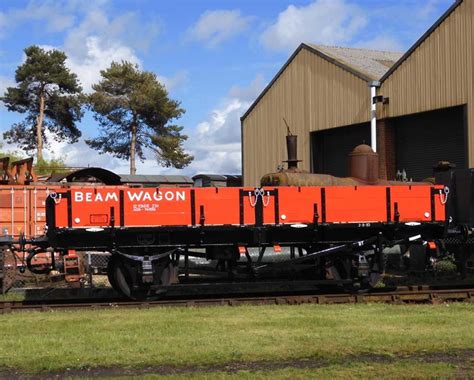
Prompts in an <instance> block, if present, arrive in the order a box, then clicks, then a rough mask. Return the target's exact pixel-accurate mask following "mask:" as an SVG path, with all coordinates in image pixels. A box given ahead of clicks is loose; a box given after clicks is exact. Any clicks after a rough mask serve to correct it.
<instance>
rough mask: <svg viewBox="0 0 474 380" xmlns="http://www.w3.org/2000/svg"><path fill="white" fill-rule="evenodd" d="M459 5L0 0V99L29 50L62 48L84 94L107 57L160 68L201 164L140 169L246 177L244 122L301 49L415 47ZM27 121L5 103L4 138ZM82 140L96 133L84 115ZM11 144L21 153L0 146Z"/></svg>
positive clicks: (118, 166) (114, 162)
mask: <svg viewBox="0 0 474 380" xmlns="http://www.w3.org/2000/svg"><path fill="white" fill-rule="evenodd" d="M452 3H453V0H398V1H397V0H393V1H390V0H384V1H380V0H359V1H355V0H295V1H283V0H260V1H258V0H253V1H251V0H241V1H233V0H221V1H215V0H202V1H198V0H174V1H165V0H160V1H157V0H115V1H112V0H109V1H108V0H95V1H93V0H50V1H48V0H45V1H27V0H25V1H21V0H2V1H1V2H0V92H1V93H2V94H3V92H4V91H5V88H6V87H8V86H13V85H14V74H15V69H16V68H17V66H18V65H19V64H21V62H22V59H23V49H24V48H25V47H27V46H29V45H33V44H36V45H40V46H44V47H46V48H57V49H61V50H63V51H65V52H66V54H67V55H68V57H69V59H68V66H69V67H70V68H71V70H73V71H74V72H75V73H76V74H77V75H78V77H79V79H80V80H81V83H82V85H83V87H84V89H85V90H86V91H90V88H91V85H92V84H93V83H95V82H97V81H98V80H99V78H100V74H99V72H100V70H101V69H104V68H106V67H108V66H109V65H110V62H112V61H114V60H115V61H119V60H122V59H124V60H128V61H132V62H135V63H137V64H138V65H139V66H140V67H141V68H142V69H144V70H149V71H153V72H155V73H156V74H157V75H158V76H159V78H160V80H161V81H162V82H163V83H164V84H165V85H166V87H167V89H168V90H169V93H170V95H171V97H173V98H175V99H177V100H180V101H181V103H182V107H183V108H184V109H186V114H185V115H184V116H183V117H182V118H181V119H179V120H178V123H179V124H180V125H183V126H184V127H185V129H184V131H185V133H186V134H187V135H189V140H188V142H187V143H186V148H187V149H188V151H190V152H191V153H192V154H194V155H195V157H196V159H195V161H194V162H193V164H191V165H190V166H189V167H188V168H186V169H185V170H184V171H182V172H179V171H176V170H173V169H164V168H160V167H159V166H157V164H156V162H155V161H154V159H153V156H152V155H151V153H150V154H149V155H148V159H147V160H146V161H145V162H143V163H139V164H138V173H139V174H158V173H166V174H171V173H181V174H191V175H192V174H195V173H197V172H201V173H202V172H218V173H238V172H240V120H239V118H240V116H241V115H242V114H243V113H244V112H245V111H246V110H247V109H248V107H249V105H250V104H251V102H252V101H253V100H254V99H255V98H256V97H257V96H258V94H259V93H260V91H261V90H262V89H263V88H264V87H265V85H266V84H267V83H268V82H269V81H270V80H271V79H272V77H273V76H274V75H275V73H276V72H277V71H278V70H279V69H280V67H281V66H282V65H283V64H284V62H285V61H286V60H287V58H288V57H289V56H290V55H291V53H292V52H293V51H294V50H295V49H296V47H297V46H298V45H299V43H301V42H311V43H319V44H326V45H336V46H348V47H365V48H373V49H380V50H394V51H405V50H407V49H408V48H409V47H410V46H411V45H412V44H413V43H414V42H415V41H416V40H417V39H418V38H419V37H420V36H421V35H422V34H423V33H424V31H426V29H428V28H429V27H430V26H431V25H432V24H433V22H435V21H436V19H437V18H438V17H439V16H440V15H441V14H442V13H443V12H444V11H445V10H446V9H447V8H448V7H449V6H450V5H451V4H452ZM18 120H21V115H18V114H15V113H11V112H8V111H7V110H6V109H5V107H3V106H0V134H1V132H3V131H5V130H7V129H8V128H9V127H10V125H11V124H12V123H14V122H16V121H18ZM80 128H81V130H82V132H83V136H84V137H91V136H95V135H96V134H97V127H96V123H95V122H94V120H93V118H92V116H91V115H90V114H86V115H85V117H84V119H83V120H82V122H81V123H80ZM0 142H1V143H3V149H5V148H7V149H15V147H14V146H10V145H8V144H7V143H5V142H4V141H3V136H0ZM47 155H49V157H53V156H55V157H58V156H63V157H65V159H66V163H67V164H69V165H72V166H87V165H90V166H102V167H106V168H108V169H111V170H114V171H116V172H118V173H126V172H127V171H128V163H127V162H124V161H120V160H118V159H115V158H112V157H110V156H106V155H98V154H97V153H96V152H95V151H92V150H90V149H89V148H88V147H87V146H86V145H85V144H84V142H83V141H82V140H81V141H80V142H79V143H77V144H74V145H68V144H66V143H64V142H55V141H53V142H52V145H51V147H50V149H49V152H48V153H47Z"/></svg>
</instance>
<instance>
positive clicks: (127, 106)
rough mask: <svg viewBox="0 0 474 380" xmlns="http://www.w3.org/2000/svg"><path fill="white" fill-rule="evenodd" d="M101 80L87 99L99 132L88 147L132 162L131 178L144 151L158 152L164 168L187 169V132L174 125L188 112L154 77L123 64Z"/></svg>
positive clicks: (130, 64)
mask: <svg viewBox="0 0 474 380" xmlns="http://www.w3.org/2000/svg"><path fill="white" fill-rule="evenodd" d="M101 75H102V80H101V81H100V82H99V83H97V84H95V85H94V86H93V87H92V88H93V90H94V92H93V93H92V94H91V95H90V96H89V106H90V109H91V110H92V111H93V112H94V113H95V115H94V118H95V120H96V121H97V122H98V123H99V125H100V127H101V131H100V135H99V137H97V138H94V139H91V140H87V141H86V143H87V144H89V146H91V147H92V148H94V149H97V150H98V151H99V152H100V153H110V154H112V155H113V156H115V157H118V158H121V159H127V160H130V174H135V173H136V157H137V156H138V158H140V159H141V160H143V159H144V158H145V155H144V153H145V148H149V149H151V150H152V151H154V153H155V155H156V159H157V161H158V163H159V164H160V165H162V166H165V167H175V168H183V167H185V166H187V165H189V164H190V163H191V161H192V160H193V157H192V156H190V155H188V154H186V152H185V151H184V149H183V147H182V144H183V142H184V141H185V140H186V139H187V136H186V135H183V134H181V131H182V130H183V127H181V126H178V125H174V124H170V122H171V121H172V120H174V119H178V118H179V117H181V115H182V114H183V113H184V112H185V111H184V109H182V108H181V107H180V102H178V101H176V100H172V99H170V98H169V97H168V92H167V91H166V89H165V88H164V86H163V85H162V84H161V83H160V82H159V81H158V79H157V78H156V75H155V74H154V73H152V72H149V71H141V70H140V69H139V68H138V66H137V65H134V64H132V63H130V62H125V61H122V62H121V63H116V62H113V63H112V64H111V66H110V67H109V68H108V69H106V70H103V71H101Z"/></svg>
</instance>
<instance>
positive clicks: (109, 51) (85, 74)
mask: <svg viewBox="0 0 474 380" xmlns="http://www.w3.org/2000/svg"><path fill="white" fill-rule="evenodd" d="M81 47H82V51H81V54H80V55H79V56H77V55H76V54H74V52H70V51H69V50H68V49H65V50H66V54H67V55H68V60H67V65H68V66H69V68H70V69H71V70H72V72H74V73H76V74H77V76H78V78H79V80H80V82H81V84H82V87H83V89H84V91H85V92H90V91H91V90H92V85H93V84H94V83H97V82H98V81H99V80H100V78H101V76H100V71H101V70H105V69H106V68H107V67H109V66H110V64H111V63H112V62H113V61H116V62H120V61H122V60H125V61H129V62H132V63H136V64H140V60H139V59H138V57H137V56H136V55H135V53H134V51H133V50H132V49H131V48H129V47H127V46H125V45H122V44H121V43H120V42H118V41H117V42H115V41H114V42H112V41H104V40H103V39H101V38H100V37H97V36H89V37H86V39H85V40H84V41H82V42H81Z"/></svg>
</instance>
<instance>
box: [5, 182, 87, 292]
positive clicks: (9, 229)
mask: <svg viewBox="0 0 474 380" xmlns="http://www.w3.org/2000/svg"><path fill="white" fill-rule="evenodd" d="M59 189H61V187H60V186H47V185H26V186H21V185H20V186H19V185H3V186H2V185H0V235H3V236H9V237H10V239H13V240H18V239H21V240H35V239H38V238H42V237H44V236H45V234H46V199H47V198H48V196H49V195H50V194H52V193H53V194H55V193H56V192H57V191H58V190H59ZM55 259H56V260H58V259H61V261H62V258H60V256H59V254H55ZM73 260H75V261H76V262H77V260H78V258H77V255H76V253H75V252H74V251H70V252H69V253H68V256H67V257H65V258H64V261H65V262H71V261H73ZM50 262H51V258H50V254H47V253H40V254H37V255H34V257H32V258H31V260H30V261H29V265H30V270H31V271H32V272H34V273H42V272H44V271H43V270H42V269H38V268H44V267H48V265H49V263H50ZM26 264H27V263H26V257H25V255H24V254H23V252H18V251H16V256H9V257H6V258H5V260H4V265H7V266H17V267H19V268H24V267H25V266H26ZM78 267H79V264H78V263H77V265H76V268H74V270H72V271H67V270H66V273H65V275H66V276H65V279H66V281H67V282H71V283H72V282H74V283H76V282H77V281H79V280H80V277H81V276H80V273H78V271H77V268H78ZM48 271H49V270H46V272H48ZM69 272H71V273H69Z"/></svg>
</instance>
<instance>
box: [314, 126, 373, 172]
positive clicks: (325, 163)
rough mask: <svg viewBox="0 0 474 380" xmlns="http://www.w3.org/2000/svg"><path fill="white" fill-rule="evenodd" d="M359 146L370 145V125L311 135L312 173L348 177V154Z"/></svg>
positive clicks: (318, 132) (327, 130)
mask: <svg viewBox="0 0 474 380" xmlns="http://www.w3.org/2000/svg"><path fill="white" fill-rule="evenodd" d="M359 144H369V145H370V123H363V124H354V125H349V126H346V127H340V128H333V129H326V130H324V131H317V132H312V133H311V171H312V172H313V173H322V174H331V175H335V176H338V177H346V176H347V175H348V174H349V170H348V157H347V156H348V154H349V153H350V152H351V151H352V150H353V149H354V148H355V147H356V146H357V145H359Z"/></svg>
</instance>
